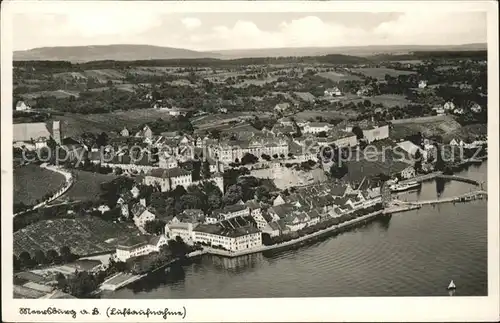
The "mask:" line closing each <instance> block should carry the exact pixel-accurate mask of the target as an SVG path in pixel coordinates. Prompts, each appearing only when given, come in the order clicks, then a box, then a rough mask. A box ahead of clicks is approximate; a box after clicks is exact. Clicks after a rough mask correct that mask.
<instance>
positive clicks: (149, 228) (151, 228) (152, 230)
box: [144, 219, 166, 235]
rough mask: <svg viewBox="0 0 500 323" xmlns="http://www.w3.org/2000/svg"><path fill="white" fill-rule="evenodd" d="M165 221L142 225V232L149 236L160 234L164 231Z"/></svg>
mask: <svg viewBox="0 0 500 323" xmlns="http://www.w3.org/2000/svg"><path fill="white" fill-rule="evenodd" d="M165 225H166V223H165V221H162V220H158V219H154V220H152V221H147V222H146V223H145V224H144V230H146V232H147V233H149V234H155V235H156V234H162V233H163V232H164V230H165Z"/></svg>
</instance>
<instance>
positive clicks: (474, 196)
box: [396, 190, 488, 206]
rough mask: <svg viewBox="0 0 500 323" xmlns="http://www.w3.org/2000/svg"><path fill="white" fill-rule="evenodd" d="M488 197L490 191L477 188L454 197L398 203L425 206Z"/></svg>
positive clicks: (399, 202) (400, 202) (398, 202)
mask: <svg viewBox="0 0 500 323" xmlns="http://www.w3.org/2000/svg"><path fill="white" fill-rule="evenodd" d="M487 197H488V192H486V191H482V190H477V191H473V192H469V193H465V194H462V195H458V196H452V197H445V198H440V199H435V200H425V201H415V202H405V201H400V200H397V201H396V203H397V204H399V205H403V206H404V205H416V206H423V205H434V204H441V203H456V202H468V201H473V200H477V199H483V198H487Z"/></svg>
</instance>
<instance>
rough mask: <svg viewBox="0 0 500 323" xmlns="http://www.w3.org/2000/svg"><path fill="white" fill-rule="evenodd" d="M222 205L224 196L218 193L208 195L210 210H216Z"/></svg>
mask: <svg viewBox="0 0 500 323" xmlns="http://www.w3.org/2000/svg"><path fill="white" fill-rule="evenodd" d="M221 205H222V198H221V196H220V195H217V194H210V195H208V208H209V210H215V209H218V208H220V207H221Z"/></svg>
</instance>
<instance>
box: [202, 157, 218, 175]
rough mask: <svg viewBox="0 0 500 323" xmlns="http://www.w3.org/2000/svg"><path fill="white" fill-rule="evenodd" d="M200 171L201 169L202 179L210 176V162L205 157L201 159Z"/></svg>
mask: <svg viewBox="0 0 500 323" xmlns="http://www.w3.org/2000/svg"><path fill="white" fill-rule="evenodd" d="M201 171H202V176H203V178H204V179H209V178H210V176H211V175H210V163H209V162H208V160H206V159H205V160H204V161H203V167H202V169H201ZM217 171H218V170H217Z"/></svg>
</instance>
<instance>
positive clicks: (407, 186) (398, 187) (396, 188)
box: [390, 182, 421, 192]
mask: <svg viewBox="0 0 500 323" xmlns="http://www.w3.org/2000/svg"><path fill="white" fill-rule="evenodd" d="M420 185H421V184H420V183H419V182H408V183H404V184H393V185H391V186H390V189H391V191H392V192H403V191H408V190H411V189H415V188H418V187H420Z"/></svg>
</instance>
